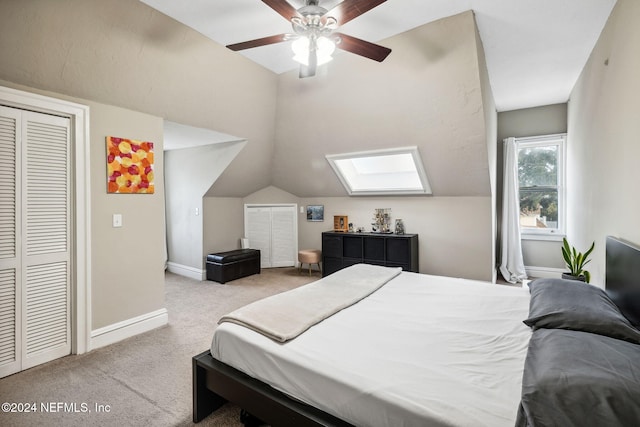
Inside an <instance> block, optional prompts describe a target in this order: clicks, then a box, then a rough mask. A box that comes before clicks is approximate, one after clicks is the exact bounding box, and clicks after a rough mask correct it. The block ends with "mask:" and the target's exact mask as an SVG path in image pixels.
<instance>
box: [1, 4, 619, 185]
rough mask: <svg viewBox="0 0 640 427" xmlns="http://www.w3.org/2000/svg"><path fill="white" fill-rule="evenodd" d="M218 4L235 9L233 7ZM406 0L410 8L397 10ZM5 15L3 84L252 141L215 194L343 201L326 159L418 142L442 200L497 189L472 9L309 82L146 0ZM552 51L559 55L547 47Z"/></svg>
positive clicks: (17, 8)
mask: <svg viewBox="0 0 640 427" xmlns="http://www.w3.org/2000/svg"><path fill="white" fill-rule="evenodd" d="M236 1H237V4H238V5H240V4H246V2H247V1H248V0H233V1H232V3H233V4H235V3H236ZM252 1H253V0H252ZM255 1H256V2H257V3H261V2H259V1H257V0H255ZM496 1H498V0H496ZM518 2H519V3H520V2H525V3H531V1H529V0H518ZM192 3H193V4H195V3H196V2H195V1H194V2H189V3H188V4H187V3H184V2H183V3H180V4H181V6H180V7H184V8H189V7H190V6H189V5H191V4H192ZM208 3H209V4H211V5H214V4H223V3H224V4H226V5H227V6H229V8H230V9H231V10H233V9H234V7H233V5H232V4H231V3H228V2H227V1H226V0H217V1H213V2H208ZM394 3H403V4H407V2H406V1H402V0H389V1H388V2H387V3H385V5H386V4H394ZM418 3H420V4H421V3H422V2H415V1H412V2H410V3H409V4H412V5H413V7H414V8H415V7H417V6H416V4H418ZM451 3H455V4H457V5H459V6H460V5H462V6H469V5H471V3H473V2H471V1H455V2H453V1H452V2H451ZM483 3H487V2H485V1H483ZM489 3H490V2H489ZM534 3H536V4H541V5H544V6H549V7H551V4H552V3H553V4H555V3H566V4H569V5H571V7H570V8H568V9H570V10H571V11H573V13H574V16H573V18H574V19H577V20H580V19H582V17H583V16H584V12H585V11H588V10H590V9H589V8H588V7H586V8H581V7H580V5H582V4H592V3H594V1H593V0H579V1H576V0H564V1H563V2H557V1H553V2H549V1H548V0H536V1H535V2H534ZM596 3H606V4H609V5H611V4H612V0H598V1H597V2H596ZM176 4H177V3H176ZM433 4H434V5H438V4H440V5H441V6H442V3H440V2H437V1H434V2H433ZM381 7H382V6H381ZM0 8H1V10H0V12H1V13H0V33H1V35H2V37H0V56H1V57H3V58H11V60H10V61H2V62H0V80H5V81H8V82H11V83H13V84H17V85H25V86H27V87H33V88H38V89H42V90H46V91H51V92H54V93H61V94H64V95H67V96H71V97H77V98H80V99H86V100H91V101H95V102H100V103H105V104H109V105H114V106H120V107H124V108H129V109H132V110H136V111H140V112H144V113H148V114H151V115H154V116H157V117H163V118H165V119H167V120H169V121H171V122H174V123H180V124H184V125H189V126H194V127H197V128H203V129H209V130H214V131H216V132H217V133H218V134H220V133H222V134H226V135H230V138H232V139H236V138H238V139H243V140H247V143H246V145H245V147H244V148H243V149H242V151H241V152H240V153H239V154H238V155H237V157H236V158H235V159H234V160H233V161H232V162H231V164H230V166H229V167H228V168H227V169H226V170H225V171H224V172H223V173H222V175H221V176H220V178H219V179H218V180H217V181H216V183H215V184H214V186H213V187H212V188H211V190H210V192H209V193H210V194H211V195H216V196H232V197H242V196H246V195H247V194H250V193H252V192H255V191H257V190H259V189H261V188H264V187H266V186H269V185H275V186H277V187H279V188H281V189H283V190H286V191H288V192H291V193H293V194H296V195H298V196H334V195H335V196H338V195H344V194H345V193H344V190H343V189H342V188H341V187H340V184H339V181H338V179H337V178H336V177H335V175H334V174H333V172H332V171H331V170H330V168H329V166H328V164H327V162H326V160H325V158H324V156H325V155H326V154H338V153H341V152H349V151H360V150H365V149H376V148H387V147H393V146H410V145H415V146H418V147H419V149H420V151H421V155H422V158H423V160H424V162H425V167H426V170H427V174H428V175H429V179H430V181H431V184H432V188H433V192H434V195H436V196H486V195H488V194H489V193H490V186H489V172H488V169H489V165H488V153H487V122H486V118H485V113H486V112H487V111H488V110H490V109H492V108H495V107H494V106H493V105H492V104H491V102H489V103H488V102H487V99H490V98H491V93H493V94H494V96H495V93H496V89H495V88H494V87H493V86H495V85H494V83H493V81H492V82H491V83H492V84H491V87H489V86H488V85H486V84H483V80H484V79H483V73H484V71H485V70H484V67H485V65H484V60H485V51H486V50H487V49H488V48H489V46H487V43H486V41H485V40H483V39H482V32H483V30H482V28H481V26H480V25H478V27H476V21H477V20H479V19H481V18H482V14H479V13H476V14H474V13H472V12H470V11H468V12H465V13H461V14H458V15H454V16H451V17H447V18H443V19H439V20H436V21H433V22H429V23H427V24H424V25H419V26H415V25H414V27H413V28H412V29H411V30H409V31H405V32H402V33H400V34H397V35H391V36H385V37H384V38H382V39H380V40H376V39H375V36H372V37H371V38H370V39H371V40H374V41H378V42H379V43H380V44H383V45H386V46H388V47H390V48H392V49H393V53H392V55H390V57H389V58H388V59H387V60H386V61H385V62H383V63H377V62H373V61H370V60H368V59H364V58H361V57H358V56H356V55H350V54H344V55H339V56H338V57H336V59H335V60H334V61H333V62H331V63H330V64H329V66H327V67H324V68H322V69H321V70H319V72H318V75H317V76H316V77H315V78H312V79H303V80H300V79H298V73H297V71H296V70H292V71H285V72H283V73H281V74H276V73H274V72H273V71H271V70H269V69H267V68H265V67H264V66H262V65H258V64H256V63H255V62H254V61H253V60H252V59H248V58H246V57H244V56H243V55H240V54H238V53H235V52H231V51H229V50H228V49H226V48H225V47H224V46H223V45H221V44H220V43H218V42H214V41H212V40H210V39H208V38H206V37H204V36H202V35H201V34H200V33H198V32H197V31H195V30H193V29H191V28H189V27H187V26H185V25H183V24H180V23H179V22H176V21H175V20H173V19H171V18H169V17H167V16H165V15H164V14H162V13H159V12H157V11H156V10H154V9H152V8H150V7H149V6H147V5H146V4H144V3H142V2H140V1H137V0H111V1H109V2H86V1H85V0H66V1H65V2H43V1H35V0H28V1H21V2H2V3H0ZM541 8H542V7H541ZM511 9H512V8H511ZM511 9H509V10H511ZM414 10H416V11H417V10H419V9H414ZM267 11H268V12H270V13H272V14H273V15H274V18H275V19H277V20H279V21H283V22H284V24H286V21H284V20H282V18H281V17H279V16H278V15H277V14H275V13H273V12H272V11H270V10H269V9H268V8H267ZM411 11H412V9H411V7H408V8H406V9H405V13H406V14H409V15H411ZM371 13H373V12H371ZM603 13H604V12H603ZM507 15H508V14H507ZM605 15H606V13H605ZM366 16H367V15H365V16H363V17H361V18H359V19H364V18H365V17H366ZM374 16H375V15H374ZM562 16H565V17H566V15H562ZM203 19H204V16H203ZM379 19H382V20H383V21H384V19H386V18H384V16H383V17H379ZM357 21H358V20H354V22H357ZM601 21H602V20H601ZM516 22H518V24H519V25H520V27H516V28H513V25H511V22H510V21H509V20H508V18H507V17H506V16H505V17H503V18H501V19H498V22H497V25H504V26H507V27H509V28H512V30H513V31H514V34H515V32H517V31H529V30H531V28H532V27H536V26H537V24H535V23H533V24H532V25H524V24H523V23H522V22H521V21H516ZM251 26H254V27H255V26H256V24H255V23H252V24H251ZM352 30H353V34H354V35H356V36H358V35H360V34H357V33H355V29H350V30H349V32H352ZM266 31H268V29H267V30H266ZM283 31H286V29H285V30H283ZM345 32H346V29H345ZM261 34H263V33H261ZM368 38H369V37H368ZM234 41H237V40H234ZM544 46H545V48H546V49H548V50H556V49H559V44H558V43H550V42H549V41H548V40H545V43H544ZM565 55H566V53H565ZM566 56H568V55H566ZM486 60H487V61H488V62H489V60H490V55H489V54H487V55H486ZM561 62H562V61H558V63H555V62H554V63H549V64H546V66H547V67H548V68H559V67H560V66H561V64H560V63H561ZM488 68H490V67H488ZM489 71H490V70H489ZM510 73H511V74H513V72H512V71H510ZM534 87H535V88H536V89H537V90H540V91H542V90H543V89H544V88H545V85H544V84H543V83H540V84H538V85H535V86H534ZM527 88H528V86H527V85H522V87H521V88H519V89H518V91H515V93H520V92H525V90H524V89H527ZM565 101H566V99H565ZM494 113H495V109H494ZM136 137H138V138H144V135H136ZM188 167H189V165H185V168H188Z"/></svg>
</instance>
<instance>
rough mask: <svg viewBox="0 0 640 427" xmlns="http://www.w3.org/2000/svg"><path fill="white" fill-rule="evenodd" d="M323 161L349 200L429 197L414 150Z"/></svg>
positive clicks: (389, 150)
mask: <svg viewBox="0 0 640 427" xmlns="http://www.w3.org/2000/svg"><path fill="white" fill-rule="evenodd" d="M326 157H327V160H328V161H329V164H331V167H332V168H333V170H334V171H335V173H336V174H337V175H338V178H339V179H340V182H342V185H344V188H345V189H346V190H347V193H349V195H350V196H370V195H385V194H431V187H430V186H429V181H428V180H427V175H426V173H425V171H424V167H423V166H422V159H421V158H420V153H419V152H418V148H417V147H405V148H395V149H388V150H375V151H366V152H360V153H348V154H336V155H328V156H326Z"/></svg>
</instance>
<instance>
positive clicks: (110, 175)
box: [106, 136, 154, 194]
mask: <svg viewBox="0 0 640 427" xmlns="http://www.w3.org/2000/svg"><path fill="white" fill-rule="evenodd" d="M106 139H107V192H108V193H125V194H153V192H154V184H153V178H154V176H153V142H149V141H136V140H133V139H126V138H117V137H114V136H107V138H106Z"/></svg>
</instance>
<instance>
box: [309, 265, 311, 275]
mask: <svg viewBox="0 0 640 427" xmlns="http://www.w3.org/2000/svg"><path fill="white" fill-rule="evenodd" d="M309 277H311V263H309Z"/></svg>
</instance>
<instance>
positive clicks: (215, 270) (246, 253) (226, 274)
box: [207, 249, 260, 283]
mask: <svg viewBox="0 0 640 427" xmlns="http://www.w3.org/2000/svg"><path fill="white" fill-rule="evenodd" d="M252 274H260V251H259V250H258V249H236V250H233V251H227V252H219V253H217V254H209V255H207V280H212V281H214V282H218V283H225V282H229V281H231V280H235V279H239V278H241V277H246V276H251V275H252Z"/></svg>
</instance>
